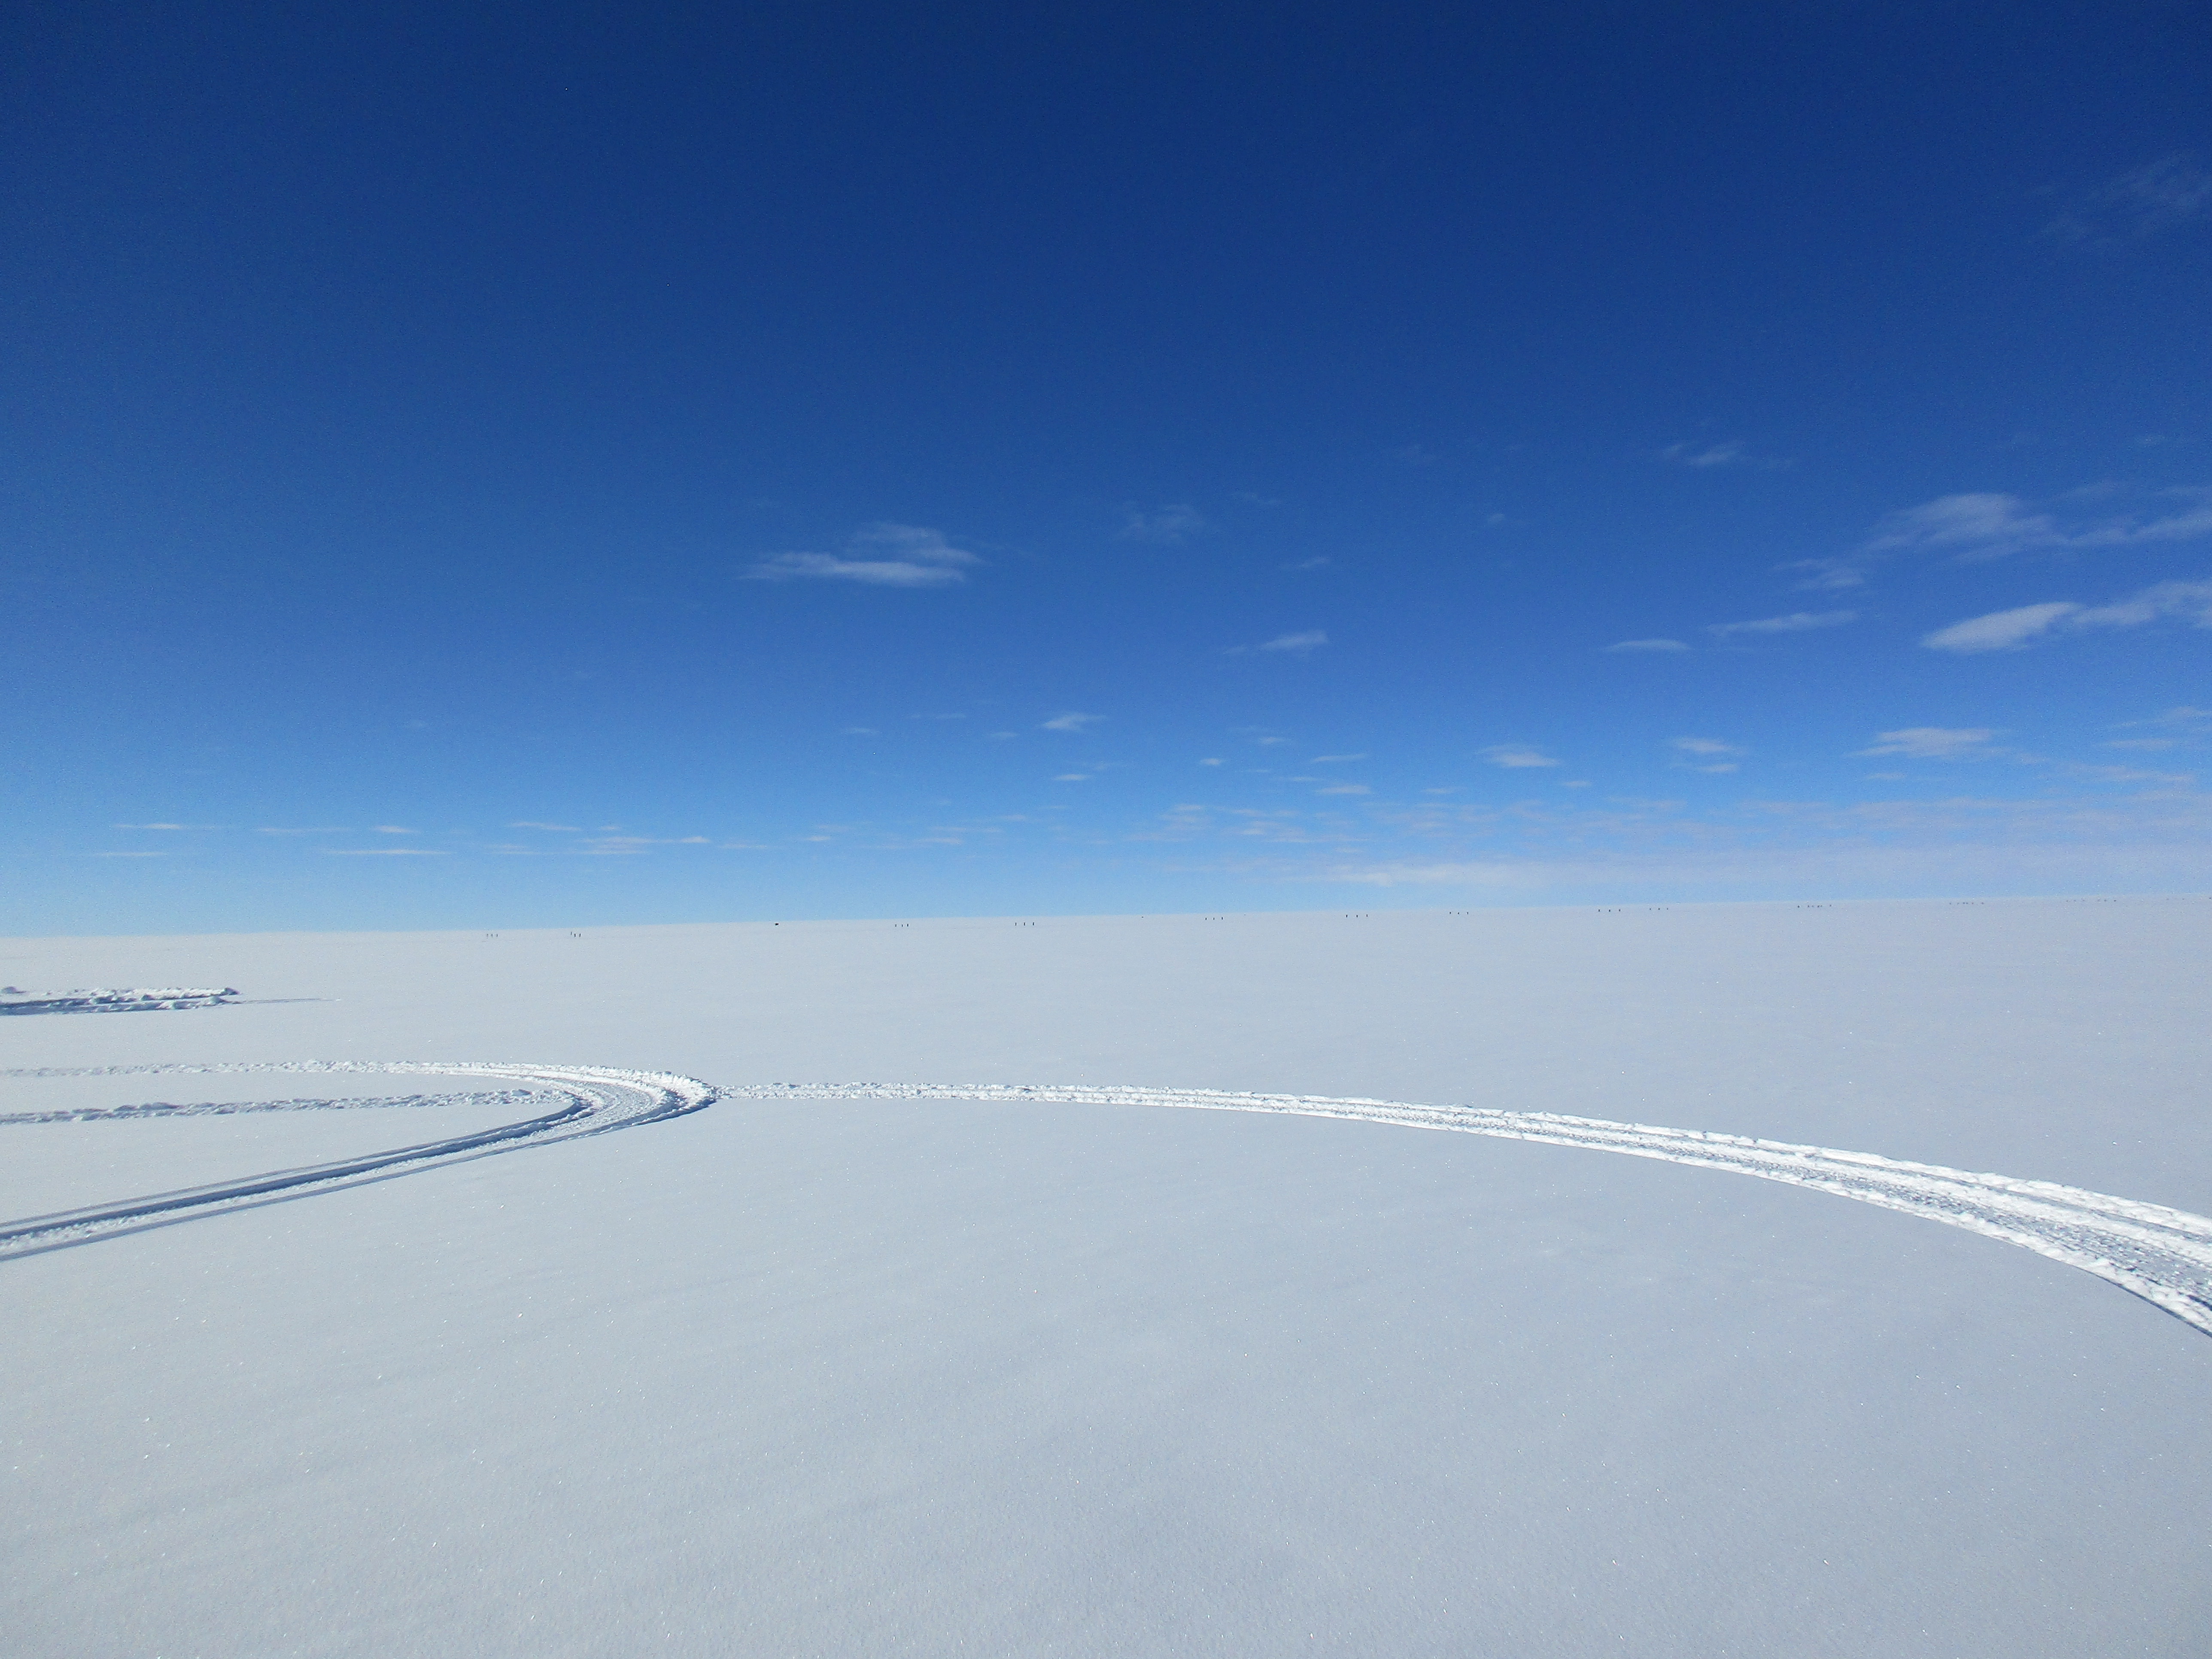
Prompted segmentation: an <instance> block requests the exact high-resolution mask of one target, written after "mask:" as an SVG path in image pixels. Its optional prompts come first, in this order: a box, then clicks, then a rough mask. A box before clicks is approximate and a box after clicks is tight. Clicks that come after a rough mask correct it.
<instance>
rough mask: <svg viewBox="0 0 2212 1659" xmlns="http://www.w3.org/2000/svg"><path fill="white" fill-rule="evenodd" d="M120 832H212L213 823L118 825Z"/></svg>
mask: <svg viewBox="0 0 2212 1659" xmlns="http://www.w3.org/2000/svg"><path fill="white" fill-rule="evenodd" d="M115 828H117V829H214V828H215V825H213V824H211V823H118V824H117V825H116V826H115Z"/></svg>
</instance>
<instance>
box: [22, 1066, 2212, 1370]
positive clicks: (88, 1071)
mask: <svg viewBox="0 0 2212 1659" xmlns="http://www.w3.org/2000/svg"><path fill="white" fill-rule="evenodd" d="M269 1072H297V1073H415V1074H425V1075H431V1076H444V1077H463V1078H470V1079H497V1080H500V1081H503V1082H507V1083H509V1084H515V1085H521V1096H520V1097H538V1098H545V1097H550V1098H553V1099H555V1100H557V1101H558V1102H560V1104H559V1105H557V1106H556V1109H554V1110H552V1111H550V1112H546V1113H543V1114H540V1115H537V1116H534V1117H530V1118H526V1119H523V1120H521V1121H518V1122H514V1123H508V1124H503V1125H500V1126H498V1127H494V1128H490V1129H483V1130H478V1131H476V1132H473V1133H469V1134H465V1135H457V1136H453V1137H451V1138H449V1139H444V1140H438V1141H431V1142H428V1143H425V1144H423V1145H422V1146H407V1147H400V1148H397V1149H395V1150H393V1151H391V1152H378V1153H371V1154H368V1155H367V1156H365V1157H362V1158H349V1159H343V1160H340V1161H338V1162H337V1163H333V1164H314V1165H310V1166H307V1167H306V1168H303V1169H299V1170H275V1171H271V1172H269V1173H267V1174H264V1175H260V1176H247V1177H245V1178H244V1179H242V1180H237V1181H229V1182H218V1183H216V1184H215V1185H213V1186H209V1187H201V1188H189V1189H186V1190H185V1191H182V1192H176V1193H161V1194H150V1195H149V1196H147V1197H143V1198H137V1199H128V1200H123V1201H121V1202H119V1203H113V1204H105V1205H98V1206H91V1207H90V1208H87V1209H82V1210H72V1211H64V1212H58V1213H56V1214H52V1215H46V1216H32V1217H27V1218H23V1219H21V1220H18V1221H10V1222H0V1258H5V1257H7V1256H10V1255H33V1254H37V1253H39V1252H42V1251H46V1250H52V1249H65V1248H68V1247H69V1246H70V1245H74V1244H80V1243H89V1242H91V1241H92V1240H94V1239H95V1238H101V1237H110V1236H112V1235H113V1234H116V1233H119V1232H130V1231H139V1230H141V1229H143V1228H146V1227H151V1226H162V1225H170V1224H171V1223H173V1222H175V1221H179V1220H184V1219H189V1218H191V1217H193V1216H197V1215H204V1214H210V1213H214V1212H220V1211H223V1210H228V1209H235V1208H240V1207H246V1206H251V1205H254V1204H263V1203H274V1202H276V1201H279V1200H282V1199H285V1198H292V1197H299V1196H302V1195H305V1194H308V1193H311V1192H317V1191H327V1190H332V1189H335V1188H342V1187H349V1186H356V1185H360V1184H362V1183H364V1182H369V1181H380V1180H387V1179H390V1178H392V1177H393V1176H398V1175H404V1174H410V1173H412V1172H414V1171H415V1170H422V1169H428V1168H431V1167H434V1166H435V1165H439V1164H447V1163H458V1162H462V1161H465V1160H466V1159H469V1158H485V1157H490V1156H492V1155H494V1154H495V1153H498V1152H513V1151H517V1150H519V1149H520V1148H521V1147H523V1146H539V1145H543V1144H544V1143H546V1142H548V1141H552V1140H565V1139H574V1138H577V1137H580V1136H583V1135H592V1134H605V1133H609V1132H610V1131H612V1130H615V1129H620V1128H628V1127H632V1126H634V1125H636V1124H641V1123H651V1122H657V1121H661V1120H663V1119H665V1118H671V1117H678V1116H682V1115H684V1114H686V1113H690V1112H696V1111H698V1110H700V1109H702V1108H703V1107H706V1106H708V1105H711V1104H713V1103H714V1102H715V1101H716V1100H717V1099H723V1100H730V1099H747V1100H973V1101H985V1102H1006V1103H1019V1104H1031V1105H1097V1106H1150V1107H1167V1108H1176V1109H1185V1110H1200V1111H1224V1112H1269V1113H1280V1114H1289V1115H1294V1116H1301V1117H1328V1118H1340V1119H1345V1120H1347V1121H1354V1122H1365V1123H1385V1124H1395V1125H1397V1126H1399V1127H1404V1128H1415V1129H1432V1130H1442V1131H1447V1132H1451V1133H1462V1134H1479V1135H1488V1136H1492V1137H1493V1138H1497V1139H1506V1140H1527V1141H1535V1142H1539V1143H1541V1144H1543V1145H1547V1146H1579V1147H1583V1148H1585V1149H1587V1150H1589V1151H1593V1152H1618V1153H1621V1154H1624V1155H1626V1156H1627V1157H1631V1158H1654V1159H1657V1160H1659V1161H1662V1162H1664V1163H1668V1164H1686V1165H1688V1166H1690V1167H1692V1168H1697V1169H1708V1170H1725V1171H1728V1172H1729V1173H1732V1174H1736V1175H1747V1176H1757V1177H1758V1178H1759V1179H1761V1180H1764V1181H1778V1182H1785V1183H1787V1184H1789V1185H1790V1186H1796V1187H1809V1188H1813V1189H1814V1190H1815V1191H1818V1192H1825V1193H1832V1194H1835V1195H1837V1196H1838V1197H1841V1198H1850V1199H1856V1200H1858V1201H1859V1202H1861V1203H1863V1204H1872V1205H1875V1206H1879V1207H1881V1208H1883V1209H1887V1210H1896V1211H1899V1212H1902V1213H1905V1214H1907V1215H1917V1216H1921V1217H1923V1218H1927V1219H1929V1220H1931V1221H1940V1222H1942V1223H1944V1224H1945V1225H1948V1226H1954V1227H1960V1228H1963V1229H1965V1230H1966V1231H1969V1232H1974V1233H1979V1234H1981V1235H1982V1236H1983V1237H1987V1238H1995V1239H1999V1240H2002V1242H2004V1243H2008V1244H2016V1245H2018V1246H2020V1247H2021V1248H2022V1249H2028V1250H2033V1251H2034V1252H2035V1253H2036V1254H2037V1255H2041V1256H2045V1257H2047V1258H2049V1259H2050V1260H2051V1261H2058V1262H2063V1263H2064V1264H2065V1265H2066V1266H2068V1267H2075V1268H2079V1269H2080V1270H2081V1271H2082V1272H2084V1273H2092V1274H2094V1275H2095V1276H2096V1277H2097V1278H2099V1279H2104V1280H2106V1282H2107V1283H2110V1284H2113V1285H2118V1286H2119V1287H2120V1288H2121V1289H2122V1290H2124V1291H2129V1292H2130V1294H2132V1295H2135V1296H2137V1297H2142V1299H2143V1300H2144V1301H2146V1302H2148V1303H2150V1304H2152V1305H2153V1306H2154V1307H2157V1308H2160V1309H2162V1310H2165V1311H2166V1312H2167V1313H2170V1314H2172V1316H2174V1317H2175V1318H2177V1319H2179V1320H2181V1321H2182V1322H2185V1324H2188V1325H2191V1326H2192V1327H2194V1328H2196V1329H2197V1330H2199V1331H2202V1332H2203V1333H2205V1334H2207V1335H2212V1218H2207V1217H2204V1216H2201V1215H2196V1214H2192V1213H2191V1212H2188V1211H2186V1210H2177V1209H2172V1208H2170V1207H2168V1206H2165V1205H2160V1204H2148V1203H2143V1202H2141V1201H2139V1200H2134V1199H2126V1198H2117V1197H2114V1196H2112V1194H2106V1193H2096V1192H2090V1191H2087V1190H2086V1189H2084V1188H2078V1187H2067V1186H2063V1185H2061V1184H2059V1183H2058V1182H2049V1181H2025V1180H2021V1179H2018V1178H2016V1177H2015V1176H2002V1175H1994V1174H1989V1173H1984V1172H1979V1171H1974V1170H1953V1169H1947V1168H1945V1167H1943V1166H1942V1165H1941V1164H1914V1163H1909V1162H1905V1161H1903V1160H1900V1159H1896V1158H1883V1157H1881V1156H1880V1155H1878V1154H1876V1153H1873V1152H1844V1151H1839V1150H1838V1149H1836V1148H1834V1147H1829V1146H1800V1145H1797V1144H1795V1143H1793V1142H1789V1141H1778V1140H1762V1139H1753V1138H1751V1137H1748V1136H1744V1135H1731V1134H1721V1133H1709V1132H1707V1131H1704V1130H1698V1129H1672V1128H1667V1127H1662V1126H1659V1125H1655V1124H1641V1123H1615V1122H1611V1121H1607V1120H1605V1119H1602V1118H1585V1117H1571V1116H1564V1115H1558V1114H1555V1113H1550V1112H1514V1111H1505V1110H1500V1109H1494V1108H1489V1107H1478V1106H1423V1105H1414V1104H1411V1103H1406V1102H1403V1101H1390V1100H1370V1099H1363V1098H1358V1097H1352V1098H1337V1097H1328V1096H1320V1095H1265V1094H1245V1093H1233V1092H1230V1091H1223V1090H1214V1089H1155V1088H1139V1087H1115V1086H1090V1085H1036V1086H1022V1085H1010V1084H926V1083H846V1084H827V1083H816V1084H804V1083H794V1084H763V1085H750V1086H748V1087H744V1088H733V1089H722V1090H716V1089H714V1088H711V1087H709V1086H708V1085H706V1084H703V1083H701V1082H699V1081H697V1080H696V1079H691V1078H685V1077H680V1076H678V1075H677V1074H675V1073H665V1072H630V1071H616V1070H611V1069H608V1068H605V1067H599V1066H518V1065H494V1064H477V1063H447V1062H424V1061H388V1062H374V1061H363V1060H305V1061H292V1062H276V1063H270V1064H265V1065H209V1066H93V1067H85V1068H75V1069H68V1070H32V1071H15V1072H4V1073H0V1076H4V1077H20V1078H34V1077H95V1076H100V1077H106V1076H126V1075H142V1074H156V1073H165V1074H171V1075H174V1074H179V1073H185V1074H191V1073H198V1074H210V1073H216V1074H220V1073H269ZM420 1099H421V1097H410V1100H409V1103H416V1102H419V1101H420ZM326 1104H328V1105H335V1104H341V1103H336V1102H321V1101H288V1102H278V1103H236V1104H235V1105H225V1106H217V1107H198V1108H195V1107H178V1108H161V1110H165V1111H176V1112H195V1111H206V1110H222V1109H255V1108H256V1107H260V1106H265V1107H270V1108H278V1109H301V1108H304V1107H309V1106H320V1105H326ZM362 1104H369V1103H368V1102H364V1103H362ZM155 1110H156V1109H153V1108H128V1107H126V1108H116V1109H107V1110H106V1113H105V1114H104V1115H107V1116H111V1117H114V1118H125V1117H134V1116H142V1115H155ZM83 1116H84V1114H82V1113H76V1114H68V1113H64V1114H35V1113H33V1114H22V1115H17V1116H16V1117H15V1118H14V1119H12V1120H10V1119H0V1123H4V1122H7V1121H55V1120H56V1119H57V1118H59V1117H76V1118H79V1119H82V1117H83Z"/></svg>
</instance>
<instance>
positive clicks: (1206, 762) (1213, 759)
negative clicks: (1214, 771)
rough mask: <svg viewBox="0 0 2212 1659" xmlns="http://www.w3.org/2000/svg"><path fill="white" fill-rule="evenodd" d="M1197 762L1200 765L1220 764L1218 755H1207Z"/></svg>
mask: <svg viewBox="0 0 2212 1659" xmlns="http://www.w3.org/2000/svg"><path fill="white" fill-rule="evenodd" d="M1199 764H1200V766H1218V765H1220V764H1221V760H1220V757H1218V756H1215V755H1208V756H1207V757H1206V758H1205V759H1204V760H1202V761H1200V762H1199Z"/></svg>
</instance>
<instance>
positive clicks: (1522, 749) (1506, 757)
mask: <svg viewBox="0 0 2212 1659" xmlns="http://www.w3.org/2000/svg"><path fill="white" fill-rule="evenodd" d="M1482 757H1483V759H1485V760H1486V761H1488V762H1489V763H1491V764H1492V766H1503V767H1504V768H1505V769H1507V770H1509V771H1516V772H1517V771H1522V770H1525V769H1529V768H1532V767H1539V766H1565V764H1566V763H1565V761H1560V760H1554V759H1553V758H1552V757H1551V756H1549V755H1547V754H1546V753H1544V751H1543V750H1541V749H1531V748H1528V746H1527V745H1525V744H1517V743H1498V744H1492V745H1491V746H1490V747H1489V748H1487V749H1486V750H1483V751H1482Z"/></svg>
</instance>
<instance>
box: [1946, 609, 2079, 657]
mask: <svg viewBox="0 0 2212 1659" xmlns="http://www.w3.org/2000/svg"><path fill="white" fill-rule="evenodd" d="M2080 610H2081V606H2080V605H2075V604H2072V603H2070V602H2068V601H2060V602H2058V603H2055V604H2051V605H2019V606H2016V607H2015V608H2014V609H2013V610H2010V611H1991V612H1990V614H1989V615H1988V616H1986V617H1969V618H1968V619H1967V620H1966V621H1965V622H1962V623H1952V624H1951V625H1950V626H1949V627H1948V628H1939V629H1936V631H1935V632H1934V633H1932V634H1929V635H1923V637H1922V639H1921V641H1920V643H1921V644H1923V645H1924V646H1926V647H1928V648H1929V650H1931V651H1957V652H1961V653H1965V652H1974V651H2016V650H2018V649H2019V648H2020V647H2022V646H2024V645H2026V644H2027V642H2028V641H2030V640H2033V639H2036V638H2038V637H2039V636H2041V635H2045V634H2047V633H2049V632H2050V631H2051V627H2052V626H2053V624H2055V623H2057V622H2058V621H2059V620H2060V619H2062V618H2063V617H2070V616H2073V615H2074V614H2075V612H2077V611H2080Z"/></svg>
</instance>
